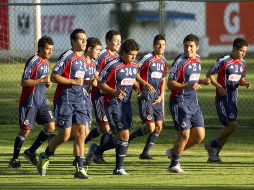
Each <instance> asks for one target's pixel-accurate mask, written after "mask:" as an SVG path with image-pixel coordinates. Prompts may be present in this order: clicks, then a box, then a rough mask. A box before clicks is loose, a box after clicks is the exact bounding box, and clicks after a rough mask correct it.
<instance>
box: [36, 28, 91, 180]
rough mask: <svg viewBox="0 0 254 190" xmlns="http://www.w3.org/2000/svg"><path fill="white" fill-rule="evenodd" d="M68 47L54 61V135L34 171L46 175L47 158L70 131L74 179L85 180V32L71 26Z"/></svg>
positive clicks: (86, 130) (86, 116)
mask: <svg viewBox="0 0 254 190" xmlns="http://www.w3.org/2000/svg"><path fill="white" fill-rule="evenodd" d="M70 41H71V46H72V48H71V49H70V50H67V51H65V52H64V53H63V54H62V55H61V56H60V57H59V60H58V61H57V63H56V65H55V67H54V69H53V72H52V75H51V77H52V79H53V81H54V82H56V83H57V88H56V91H55V96H54V109H55V115H56V118H57V127H58V134H57V135H56V136H54V137H53V138H52V139H51V140H50V141H49V144H48V146H47V148H46V150H45V152H43V153H41V154H40V155H39V162H38V167H37V169H38V172H39V174H40V175H42V176H44V175H46V171H47V167H48V164H49V158H50V157H51V156H53V155H54V152H55V150H56V148H57V147H58V146H59V145H61V144H62V143H64V142H66V141H68V139H69V137H70V135H71V131H72V132H73V135H74V146H73V147H74V151H73V152H74V156H75V161H76V163H77V164H76V172H75V173H74V177H75V178H81V179H88V178H89V176H88V175H87V173H86V171H85V169H84V166H83V162H84V141H85V138H86V136H87V134H88V131H89V124H88V123H89V122H90V119H89V117H88V110H87V106H86V102H85V96H84V91H83V83H84V76H85V72H86V63H85V57H84V55H83V52H84V50H85V48H86V33H85V31H84V30H83V29H79V28H78V29H75V30H73V31H72V33H71V35H70Z"/></svg>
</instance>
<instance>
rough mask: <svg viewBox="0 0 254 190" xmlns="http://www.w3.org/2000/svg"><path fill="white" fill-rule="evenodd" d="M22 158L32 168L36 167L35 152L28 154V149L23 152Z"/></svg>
mask: <svg viewBox="0 0 254 190" xmlns="http://www.w3.org/2000/svg"><path fill="white" fill-rule="evenodd" d="M24 157H25V158H26V159H27V160H28V162H29V163H30V164H32V165H34V166H37V165H38V161H37V159H36V153H35V152H32V153H31V152H30V151H29V150H28V149H26V150H25V152H24Z"/></svg>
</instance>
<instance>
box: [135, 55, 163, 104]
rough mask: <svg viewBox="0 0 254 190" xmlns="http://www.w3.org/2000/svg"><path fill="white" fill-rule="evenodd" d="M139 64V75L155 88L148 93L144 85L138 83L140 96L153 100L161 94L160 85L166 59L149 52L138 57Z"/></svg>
mask: <svg viewBox="0 0 254 190" xmlns="http://www.w3.org/2000/svg"><path fill="white" fill-rule="evenodd" d="M139 64H140V77H141V78H142V79H143V80H144V81H146V82H148V83H149V84H151V85H152V86H153V88H154V89H155V90H156V93H149V92H148V91H147V89H146V88H144V85H142V84H140V89H141V90H142V97H144V98H145V99H147V100H155V99H156V98H157V97H158V96H159V95H160V94H161V92H160V87H161V82H162V79H163V78H164V77H165V76H166V72H167V61H166V59H165V58H164V57H161V58H156V57H155V55H154V54H153V53H149V54H147V55H145V56H144V57H142V58H141V59H140V61H139Z"/></svg>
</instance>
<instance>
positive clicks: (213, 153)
mask: <svg viewBox="0 0 254 190" xmlns="http://www.w3.org/2000/svg"><path fill="white" fill-rule="evenodd" d="M211 142H212V141H211V140H210V141H208V142H207V143H205V149H206V151H207V153H208V160H207V162H208V163H210V162H222V160H221V158H220V156H219V152H220V149H217V148H214V147H212V146H211Z"/></svg>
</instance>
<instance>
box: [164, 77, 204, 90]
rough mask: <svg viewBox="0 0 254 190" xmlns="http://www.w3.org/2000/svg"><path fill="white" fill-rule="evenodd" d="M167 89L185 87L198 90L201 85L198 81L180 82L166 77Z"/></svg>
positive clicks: (181, 88)
mask: <svg viewBox="0 0 254 190" xmlns="http://www.w3.org/2000/svg"><path fill="white" fill-rule="evenodd" d="M167 86H168V89H171V90H185V89H193V90H198V89H200V88H201V86H200V85H199V84H198V83H196V82H195V83H191V84H181V83H179V82H177V81H175V80H172V79H168V85H167Z"/></svg>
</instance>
